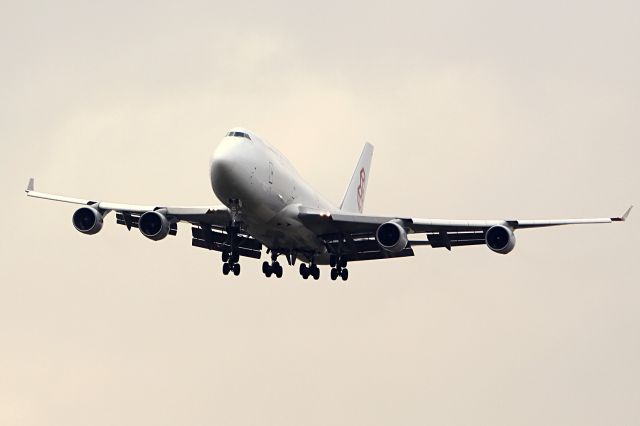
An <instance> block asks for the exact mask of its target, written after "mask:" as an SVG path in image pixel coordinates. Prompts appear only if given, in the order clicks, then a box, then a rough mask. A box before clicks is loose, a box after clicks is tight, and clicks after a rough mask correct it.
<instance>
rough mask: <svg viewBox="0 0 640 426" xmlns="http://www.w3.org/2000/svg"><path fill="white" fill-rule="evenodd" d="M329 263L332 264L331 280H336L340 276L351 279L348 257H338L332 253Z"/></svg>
mask: <svg viewBox="0 0 640 426" xmlns="http://www.w3.org/2000/svg"><path fill="white" fill-rule="evenodd" d="M329 264H330V265H331V280H332V281H335V280H337V279H338V277H340V278H342V281H346V280H348V279H349V270H348V269H347V259H345V258H344V257H338V256H334V255H331V257H330V258H329Z"/></svg>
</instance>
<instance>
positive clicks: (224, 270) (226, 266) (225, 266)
mask: <svg viewBox="0 0 640 426" xmlns="http://www.w3.org/2000/svg"><path fill="white" fill-rule="evenodd" d="M230 271H231V265H229V264H228V263H223V264H222V273H223V274H225V275H229V272H230Z"/></svg>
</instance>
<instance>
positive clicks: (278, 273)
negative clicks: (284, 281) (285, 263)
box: [271, 262, 282, 278]
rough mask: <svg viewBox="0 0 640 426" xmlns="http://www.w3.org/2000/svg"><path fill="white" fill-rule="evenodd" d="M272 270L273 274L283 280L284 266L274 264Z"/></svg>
mask: <svg viewBox="0 0 640 426" xmlns="http://www.w3.org/2000/svg"><path fill="white" fill-rule="evenodd" d="M271 268H272V269H273V273H274V274H276V277H278V278H282V266H280V263H278V262H273V265H271Z"/></svg>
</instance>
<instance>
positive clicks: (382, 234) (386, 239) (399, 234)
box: [376, 221, 409, 253]
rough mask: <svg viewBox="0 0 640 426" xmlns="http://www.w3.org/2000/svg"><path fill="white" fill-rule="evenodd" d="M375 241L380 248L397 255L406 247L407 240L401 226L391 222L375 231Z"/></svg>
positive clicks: (405, 232)
mask: <svg viewBox="0 0 640 426" xmlns="http://www.w3.org/2000/svg"><path fill="white" fill-rule="evenodd" d="M376 240H377V241H378V244H379V245H380V247H382V248H383V249H385V250H386V251H390V252H392V253H398V252H400V251H402V250H404V248H405V247H406V246H407V243H408V242H409V239H408V238H407V231H405V230H404V228H403V227H402V225H400V224H399V223H397V222H394V221H391V222H387V223H383V224H382V225H380V226H379V227H378V230H377V231H376Z"/></svg>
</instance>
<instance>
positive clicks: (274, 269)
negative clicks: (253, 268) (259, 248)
mask: <svg viewBox="0 0 640 426" xmlns="http://www.w3.org/2000/svg"><path fill="white" fill-rule="evenodd" d="M277 259H278V254H277V253H275V252H271V264H269V262H267V261H266V260H265V261H264V262H263V263H262V273H263V274H264V276H265V277H267V278H269V277H270V276H271V275H275V276H276V277H278V278H282V265H280V262H278V260H277Z"/></svg>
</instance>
